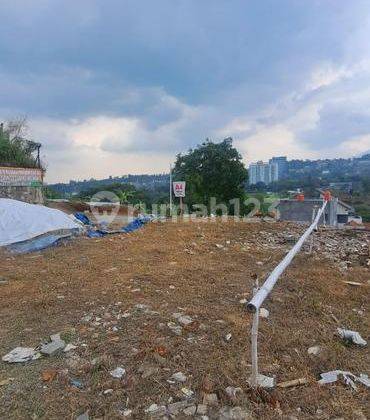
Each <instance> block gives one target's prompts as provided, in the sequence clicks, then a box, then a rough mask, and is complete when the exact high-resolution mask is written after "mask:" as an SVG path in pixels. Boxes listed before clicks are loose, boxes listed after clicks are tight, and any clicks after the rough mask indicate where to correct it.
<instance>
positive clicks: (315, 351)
mask: <svg viewBox="0 0 370 420" xmlns="http://www.w3.org/2000/svg"><path fill="white" fill-rule="evenodd" d="M320 351H321V347H320V346H312V347H309V348H308V350H307V353H308V354H312V355H314V356H317V355H318V354H319V353H320Z"/></svg>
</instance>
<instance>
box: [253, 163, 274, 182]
mask: <svg viewBox="0 0 370 420" xmlns="http://www.w3.org/2000/svg"><path fill="white" fill-rule="evenodd" d="M248 172H249V184H250V185H255V184H258V183H259V182H262V183H263V184H266V185H268V184H271V183H272V182H276V181H278V180H279V165H278V164H277V163H276V162H273V163H266V162H262V160H260V161H258V162H256V163H251V164H250V165H249V171H248Z"/></svg>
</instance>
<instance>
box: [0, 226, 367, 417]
mask: <svg viewBox="0 0 370 420" xmlns="http://www.w3.org/2000/svg"><path fill="white" fill-rule="evenodd" d="M285 227H286V225H284V224H280V223H279V224H265V223H258V224H245V223H234V222H229V223H219V222H217V223H198V224H197V223H181V224H172V223H165V224H161V223H153V224H151V225H148V226H146V227H145V228H144V229H142V230H139V231H137V232H135V233H133V234H129V235H115V236H111V237H105V238H102V239H85V238H80V239H77V240H74V241H73V242H70V243H68V244H67V245H65V246H61V247H58V248H54V249H49V250H46V251H44V252H42V253H38V254H31V255H24V256H16V257H14V256H9V255H2V256H1V258H2V259H1V272H0V275H1V276H2V277H4V278H6V279H7V280H8V281H9V282H8V284H5V285H0V290H1V296H2V299H1V302H2V305H1V309H0V333H1V337H2V339H1V342H0V354H1V355H4V354H6V353H7V352H8V351H10V350H11V349H12V348H14V347H16V346H19V345H24V346H35V345H37V344H38V343H39V342H40V341H42V340H43V339H45V338H47V337H48V336H49V335H50V334H53V333H56V332H63V335H64V337H65V338H66V340H68V341H71V342H73V343H76V344H77V345H78V349H77V350H76V352H75V354H77V355H78V357H79V358H78V359H77V361H76V363H74V364H73V357H72V356H71V355H65V354H62V355H60V356H55V357H50V358H44V359H41V360H38V361H35V362H31V363H27V364H25V365H7V364H5V363H1V365H0V381H1V380H2V379H6V378H9V377H12V378H14V381H13V382H11V383H10V384H9V385H4V386H2V387H0V402H1V405H0V417H1V418H7V419H13V418H14V419H15V418H16V419H20V418H31V417H32V416H33V417H34V418H45V419H46V418H47V419H54V418H55V419H60V418H75V416H76V415H78V414H81V413H82V412H85V411H86V410H88V411H89V413H90V418H105V419H113V418H121V417H120V414H119V410H120V409H121V410H122V409H123V408H124V407H126V406H127V407H129V408H130V409H132V410H133V416H134V418H138V419H141V418H145V415H144V412H143V410H144V409H145V408H147V407H148V406H149V405H150V404H152V403H157V404H158V405H160V404H166V402H167V400H168V399H169V398H170V397H172V398H173V400H174V401H176V400H178V399H181V398H182V397H181V392H180V390H179V388H181V387H179V385H174V384H170V383H168V382H167V379H168V378H170V376H171V375H172V374H173V373H174V372H178V371H182V372H183V373H185V374H186V376H187V377H188V381H187V383H186V384H185V385H186V386H187V387H189V388H191V389H192V390H193V391H194V392H195V400H196V401H198V402H201V399H202V393H203V391H204V389H207V390H208V392H209V391H212V392H215V393H217V395H218V397H219V400H220V405H232V404H237V405H241V406H244V407H248V409H250V410H251V412H252V413H253V414H254V416H256V418H278V417H279V416H281V415H282V414H284V415H295V416H298V417H299V418H313V417H315V416H316V415H317V410H322V413H323V414H322V417H321V418H331V417H335V416H340V417H345V418H355V415H354V411H355V410H356V409H361V410H362V412H363V413H365V414H366V409H367V395H368V394H367V392H368V391H366V390H365V389H364V387H359V390H358V392H356V393H355V392H353V391H351V390H350V389H348V388H346V387H345V386H344V385H343V384H341V383H337V384H335V385H331V386H325V387H319V386H318V385H317V384H316V380H317V379H318V377H319V373H321V372H324V371H327V370H331V369H343V370H350V371H352V372H353V373H355V374H359V373H361V372H363V373H368V372H367V368H368V365H369V352H368V350H367V349H364V348H356V347H352V346H351V347H348V346H346V345H344V344H343V343H342V342H341V341H340V339H339V338H337V337H336V336H335V331H336V328H337V327H338V326H344V327H346V328H350V329H354V330H358V331H360V332H361V334H362V336H363V337H364V338H365V339H367V338H368V337H366V335H368V331H369V319H368V315H367V314H368V312H367V311H368V309H369V308H368V287H367V285H366V284H368V283H366V282H367V281H368V279H369V270H368V269H367V268H364V267H355V268H353V269H352V270H351V271H349V272H348V273H346V274H342V273H340V272H339V271H338V270H337V269H336V268H335V267H332V266H331V265H330V263H328V262H326V261H323V260H321V259H320V258H317V257H314V256H308V255H307V254H305V253H304V252H302V253H301V254H300V256H299V257H297V258H296V259H295V260H294V262H293V264H292V266H291V268H290V269H289V270H288V271H287V273H286V274H285V275H284V276H283V277H282V278H281V280H280V282H279V284H278V285H277V286H276V288H275V289H274V291H273V294H272V295H271V297H270V298H269V299H268V301H267V302H266V305H265V307H267V308H268V309H269V311H270V317H269V318H268V319H267V320H262V321H261V328H260V336H259V346H260V347H259V352H260V366H261V371H262V372H263V373H265V374H269V375H276V377H277V380H278V381H285V380H290V379H296V378H299V377H307V378H309V379H310V383H309V384H308V385H306V386H301V387H296V388H292V389H286V390H278V391H273V392H271V393H267V392H258V393H256V392H252V391H251V390H250V389H249V388H248V386H247V384H246V379H247V377H248V376H249V374H250V365H249V363H250V354H249V352H250V345H249V334H250V323H251V316H250V315H249V314H248V313H246V312H245V311H244V308H243V305H241V304H240V303H239V300H240V299H242V298H243V297H249V296H250V294H251V288H252V284H253V277H254V275H255V274H257V275H258V277H259V278H260V279H261V281H262V280H263V279H264V278H265V276H266V275H267V273H268V272H269V270H271V269H272V268H273V267H274V265H275V264H276V263H277V262H278V261H279V260H280V259H281V257H282V256H283V255H284V253H285V252H286V250H287V249H288V248H289V247H290V246H291V245H290V244H282V245H280V246H276V247H275V248H274V249H271V248H267V247H260V246H257V245H253V244H256V239H257V238H258V237H259V232H260V231H261V230H264V231H268V232H272V233H273V232H278V231H281V230H284V229H285ZM297 229H298V230H299V228H297ZM228 241H230V243H228ZM216 244H221V245H223V246H224V248H217V247H216ZM245 244H247V246H248V245H249V246H250V249H247V248H246V245H245ZM258 262H260V263H261V262H262V265H261V264H258ZM343 279H346V280H353V281H361V282H363V283H364V286H363V287H351V286H348V285H345V284H344V283H343V282H342V280H343ZM62 297H64V298H62ZM119 302H121V304H119ZM137 304H145V305H148V307H149V308H150V310H151V311H154V312H157V313H156V314H155V313H152V312H145V311H140V310H137V309H135V305H137ZM354 308H356V309H362V310H365V314H364V315H359V314H358V313H356V312H354V311H353V309H354ZM125 311H127V312H129V313H130V315H131V316H130V317H128V318H122V319H119V320H117V314H118V313H121V314H122V313H124V312H125ZM175 312H183V313H185V314H187V315H190V316H191V317H192V318H193V319H194V321H195V322H194V323H193V324H191V325H190V326H189V328H188V329H183V333H182V335H181V336H177V335H175V334H173V333H172V332H171V331H170V329H169V328H168V327H167V323H168V322H170V321H175V319H174V318H173V317H172V314H173V313H175ZM86 314H92V315H94V317H96V316H98V317H99V318H102V321H101V323H100V325H93V323H92V322H88V323H84V322H83V321H81V319H82V317H83V316H85V315H86ZM333 315H334V317H333ZM335 319H337V320H338V321H339V323H338V322H337V321H336V320H335ZM103 322H105V323H106V324H105V325H104V324H103ZM114 326H117V327H118V328H119V329H118V331H117V332H114V331H112V327H114ZM227 333H231V334H232V339H231V341H230V342H226V341H225V340H224V337H225V335H226V334H227ZM315 344H319V345H320V346H322V347H323V352H322V353H321V354H320V355H319V356H316V357H313V356H309V355H308V354H307V348H308V347H309V346H312V345H315ZM158 351H159V352H160V353H161V354H162V356H163V358H162V359H160V358H158V355H157V353H158ZM93 359H96V360H95V362H94V363H92V361H93ZM117 366H123V367H124V368H125V369H126V370H127V375H126V377H125V380H123V381H118V380H113V379H112V378H111V376H110V375H109V370H111V369H114V368H115V367H117ZM147 367H153V368H158V369H157V370H153V372H154V373H153V374H152V375H151V376H149V377H148V378H143V377H142V370H143V369H144V370H145V368H147ZM45 369H56V370H57V371H58V375H57V377H56V379H55V380H54V381H52V382H50V383H43V382H42V380H41V373H42V371H44V370H45ZM67 369H68V370H67ZM71 378H73V379H79V380H81V382H82V383H83V389H82V390H78V389H76V388H73V387H71V386H70V379H71ZM229 385H232V386H239V387H242V388H243V390H244V394H243V396H241V397H240V398H239V400H238V401H235V402H231V401H229V400H228V398H227V396H226V394H225V388H226V387H227V386H229ZM107 389H113V392H112V393H111V394H109V395H104V394H103V391H104V390H107ZM211 417H212V415H211ZM318 418H320V417H318Z"/></svg>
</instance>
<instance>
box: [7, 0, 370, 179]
mask: <svg viewBox="0 0 370 420" xmlns="http://www.w3.org/2000/svg"><path fill="white" fill-rule="evenodd" d="M0 21H1V25H0V119H2V120H6V119H9V118H12V117H16V116H24V115H25V116H27V117H28V122H29V133H30V136H31V137H32V138H33V139H35V140H39V141H41V142H42V143H43V145H44V147H43V154H44V155H45V160H46V161H47V166H48V172H47V180H48V181H49V182H55V181H67V180H69V179H71V178H72V179H85V178H91V177H95V178H102V177H106V176H109V175H122V174H126V173H153V172H162V171H167V170H168V166H169V163H170V162H172V161H173V160H174V158H175V155H176V154H177V153H179V152H182V151H186V150H187V149H188V148H190V147H193V146H195V145H196V144H198V143H199V142H201V141H202V140H204V139H205V138H206V137H210V138H211V139H213V140H217V141H218V140H221V139H222V138H224V137H228V136H231V137H233V138H234V142H235V145H236V146H237V147H238V148H239V150H240V151H241V153H242V155H243V157H244V159H245V162H246V163H249V162H250V161H254V160H258V159H268V158H269V157H271V156H272V155H281V154H284V155H287V156H288V157H289V158H320V157H337V156H343V157H350V156H354V155H359V154H361V153H363V152H365V151H368V150H369V149H370V42H369V40H370V2H369V1H368V0H364V1H363V0H353V1H345V0H325V1H324V0H322V1H319V0H307V1H306V0H155V1H154V0H37V1H30V0H1V2H0Z"/></svg>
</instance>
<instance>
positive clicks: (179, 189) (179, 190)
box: [173, 181, 185, 197]
mask: <svg viewBox="0 0 370 420" xmlns="http://www.w3.org/2000/svg"><path fill="white" fill-rule="evenodd" d="M173 193H174V194H175V197H185V181H177V182H173Z"/></svg>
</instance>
